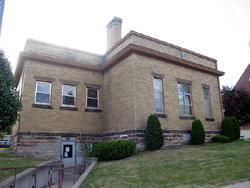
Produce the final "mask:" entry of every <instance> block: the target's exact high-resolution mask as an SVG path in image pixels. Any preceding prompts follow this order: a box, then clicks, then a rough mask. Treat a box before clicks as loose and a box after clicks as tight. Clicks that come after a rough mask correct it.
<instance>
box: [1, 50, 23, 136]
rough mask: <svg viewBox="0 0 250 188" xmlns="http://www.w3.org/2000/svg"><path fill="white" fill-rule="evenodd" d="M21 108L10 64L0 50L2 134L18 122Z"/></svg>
mask: <svg viewBox="0 0 250 188" xmlns="http://www.w3.org/2000/svg"><path fill="white" fill-rule="evenodd" d="M21 106H22V105H21V101H20V99H19V93H18V92H17V91H16V87H15V78H14V76H13V73H12V71H11V67H10V62H9V61H8V59H7V58H6V57H5V55H4V52H3V51H2V50H0V132H2V131H3V130H6V129H8V128H9V127H10V126H11V125H13V124H14V123H15V122H16V120H17V118H18V112H19V111H20V110H21Z"/></svg>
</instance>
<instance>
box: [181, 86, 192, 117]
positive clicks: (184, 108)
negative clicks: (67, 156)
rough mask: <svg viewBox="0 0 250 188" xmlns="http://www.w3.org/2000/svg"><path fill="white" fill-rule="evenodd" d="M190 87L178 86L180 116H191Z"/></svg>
mask: <svg viewBox="0 0 250 188" xmlns="http://www.w3.org/2000/svg"><path fill="white" fill-rule="evenodd" d="M190 88H191V86H190V85H187V84H180V83H179V84H178V92H179V105H180V114H181V115H192V101H191V92H190Z"/></svg>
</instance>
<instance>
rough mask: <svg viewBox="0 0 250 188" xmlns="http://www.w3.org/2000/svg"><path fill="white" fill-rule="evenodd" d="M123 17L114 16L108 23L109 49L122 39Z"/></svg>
mask: <svg viewBox="0 0 250 188" xmlns="http://www.w3.org/2000/svg"><path fill="white" fill-rule="evenodd" d="M121 28H122V19H121V18H118V17H114V18H113V19H112V20H111V21H110V22H109V23H108V25H107V51H108V50H109V49H110V48H112V47H113V46H114V45H115V44H116V43H117V42H118V41H119V40H120V39H121Z"/></svg>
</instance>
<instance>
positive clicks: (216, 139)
mask: <svg viewBox="0 0 250 188" xmlns="http://www.w3.org/2000/svg"><path fill="white" fill-rule="evenodd" d="M212 141H213V142H222V143H227V142H230V138H229V137H227V136H223V135H217V136H214V137H213V138H212Z"/></svg>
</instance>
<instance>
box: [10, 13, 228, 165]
mask: <svg viewBox="0 0 250 188" xmlns="http://www.w3.org/2000/svg"><path fill="white" fill-rule="evenodd" d="M121 24H122V20H121V19H120V18H117V17H114V18H113V19H112V20H111V21H110V23H109V24H108V25H107V52H106V53H105V54H104V55H97V54H93V53H89V52H84V51H80V50H76V49H70V48H66V47H62V46H56V45H53V44H48V43H45V42H40V41H36V40H32V39H29V40H27V42H26V45H25V48H24V51H23V52H21V53H20V57H19V60H18V65H17V68H16V72H15V75H16V78H17V80H18V83H19V84H18V89H19V91H20V93H21V96H22V101H23V109H22V111H21V113H20V120H19V122H18V123H17V124H16V126H14V127H13V130H12V132H13V140H14V148H15V151H16V152H17V154H18V155H31V156H35V157H37V156H39V157H48V158H61V157H62V158H63V160H69V158H71V159H72V161H74V164H75V161H77V163H79V161H80V158H81V157H82V156H83V149H82V142H83V140H84V142H85V143H87V144H90V143H96V142H101V141H107V140H117V139H132V140H135V141H136V142H137V148H138V149H143V148H144V145H145V139H144V134H145V128H146V122H147V118H148V116H149V115H150V114H152V113H156V114H157V116H158V117H159V119H160V122H161V125H162V129H163V130H164V135H165V146H168V145H181V144H185V143H188V142H189V140H190V130H191V125H192V121H193V120H194V119H196V118H199V119H200V120H201V121H202V122H203V124H204V128H205V130H206V140H207V141H209V139H210V138H211V137H212V136H213V135H217V134H219V130H220V124H221V121H222V118H223V110H222V100H221V94H220V84H219V76H222V75H223V74H224V73H223V72H221V71H219V70H217V62H216V60H215V59H212V58H209V57H207V56H204V55H201V54H198V53H195V52H192V51H190V50H187V49H184V48H181V47H178V46H175V45H173V44H169V43H167V42H164V41H161V40H158V39H155V38H152V37H149V36H146V35H144V34H141V33H137V32H135V31H131V32H129V33H128V34H127V35H126V36H124V37H123V38H122V39H121Z"/></svg>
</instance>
